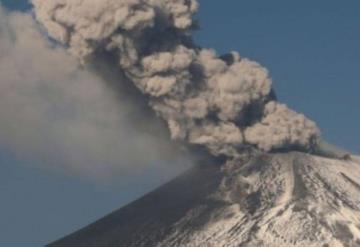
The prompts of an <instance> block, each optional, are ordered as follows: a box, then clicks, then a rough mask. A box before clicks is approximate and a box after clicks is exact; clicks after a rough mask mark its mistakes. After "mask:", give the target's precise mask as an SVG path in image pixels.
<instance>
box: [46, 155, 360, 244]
mask: <svg viewBox="0 0 360 247" xmlns="http://www.w3.org/2000/svg"><path fill="white" fill-rule="evenodd" d="M358 160H359V158H358V157H356V156H350V157H346V159H333V158H325V157H320V156H315V155H310V154H306V153H301V152H286V153H276V154H275V153H273V154H270V153H259V154H256V155H254V154H251V155H246V156H244V157H241V158H238V159H234V160H231V161H227V162H226V164H224V165H222V166H220V165H205V164H204V165H199V166H196V167H193V168H192V169H190V170H188V171H187V172H185V173H184V174H182V175H180V176H179V177H177V178H176V179H174V180H173V181H171V182H169V183H167V184H165V185H163V186H162V187H160V188H158V189H156V190H155V191H153V192H151V193H149V194H147V195H145V196H144V197H142V198H141V199H139V200H137V201H135V202H133V203H131V204H129V205H127V206H125V207H123V208H121V209H119V210H118V211H115V212H114V213H112V214H110V215H108V216H106V217H104V218H103V219H100V220H99V221H97V222H95V223H93V224H91V225H89V226H87V227H85V228H84V229H81V230H79V231H77V232H75V233H73V234H71V235H69V236H67V237H65V238H63V239H60V240H58V241H56V242H54V243H50V244H49V245H47V246H48V247H95V246H96V247H110V246H112V247H155V246H156V247H171V246H184V247H202V246H204V247H205V246H207V247H212V246H214V247H225V246H227V247H235V246H249V247H253V246H266V247H288V246H299V247H300V246H307V247H310V246H313V247H331V246H360V183H359V181H360V162H359V161H358Z"/></svg>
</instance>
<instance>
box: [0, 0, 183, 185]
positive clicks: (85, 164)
mask: <svg viewBox="0 0 360 247" xmlns="http://www.w3.org/2000/svg"><path fill="white" fill-rule="evenodd" d="M47 2H51V1H47ZM102 65H104V64H103V63H102ZM98 70H101V76H100V75H99V74H97V73H94V69H87V70H85V69H82V68H80V66H79V63H78V60H77V59H76V58H74V57H73V56H71V55H69V54H68V52H67V51H66V50H64V49H63V48H61V47H57V46H54V44H52V43H51V42H49V41H48V40H47V38H46V37H45V36H44V35H43V34H42V33H41V32H40V31H39V30H38V24H37V23H36V22H35V21H34V19H33V17H32V16H31V15H30V14H24V13H15V12H12V13H7V12H6V11H5V10H3V9H1V6H0V76H1V77H0V116H1V121H0V148H2V149H6V150H9V151H11V152H14V153H15V154H16V155H17V156H18V157H19V158H21V159H25V160H27V159H29V158H31V159H35V160H36V161H37V162H39V160H41V161H43V162H44V163H46V165H47V166H48V167H49V168H51V165H53V167H52V168H53V169H56V170H57V169H61V170H67V171H69V172H71V173H74V172H75V173H79V174H81V175H85V176H88V177H90V178H91V179H93V178H95V179H97V178H100V179H101V178H102V177H104V178H107V177H109V176H111V174H113V173H114V172H115V173H116V174H118V173H121V174H123V175H124V174H127V173H137V172H141V170H142V169H144V168H146V167H148V165H149V164H151V163H158V162H159V161H162V162H163V163H174V162H175V160H176V159H180V157H179V154H180V151H179V150H178V148H177V147H175V145H172V143H171V142H170V140H168V134H167V133H166V131H164V129H166V127H164V126H165V125H164V124H162V123H161V121H158V120H157V119H156V118H155V117H151V116H149V114H145V113H144V107H143V106H141V105H140V106H139V104H134V103H133V102H132V101H133V100H134V99H133V98H134V97H135V96H134V94H133V93H131V92H130V91H131V90H129V89H127V88H124V87H122V86H121V85H126V78H122V77H121V73H118V74H115V73H113V72H112V71H111V70H110V69H104V68H98ZM115 75H116V77H115ZM105 77H106V79H107V81H106V82H105V81H104V78H105ZM115 79H116V82H117V84H118V85H117V87H116V90H114V89H113V88H114V87H113V84H114V83H113V81H114V80H115ZM135 98H136V97H135ZM137 103H138V102H137ZM183 159H186V158H183Z"/></svg>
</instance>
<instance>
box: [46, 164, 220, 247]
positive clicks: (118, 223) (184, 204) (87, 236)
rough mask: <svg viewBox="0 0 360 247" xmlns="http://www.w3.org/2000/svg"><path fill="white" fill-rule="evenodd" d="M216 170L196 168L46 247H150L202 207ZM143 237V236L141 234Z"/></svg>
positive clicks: (217, 178) (217, 179) (217, 180)
mask: <svg viewBox="0 0 360 247" xmlns="http://www.w3.org/2000/svg"><path fill="white" fill-rule="evenodd" d="M221 178H222V176H221V172H220V168H219V167H218V166H207V167H205V166H201V167H200V166H198V167H194V168H192V169H190V170H189V171H187V172H186V173H184V174H183V175H181V176H179V177H178V178H176V179H175V180H173V181H171V182H169V183H167V184H165V185H164V186H162V187H160V188H159V189H157V190H155V191H154V192H151V193H149V194H147V195H146V196H144V197H143V198H141V199H139V200H137V201H135V202H133V203H131V204H129V205H127V206H125V207H123V208H121V209H120V210H118V211H115V212H114V213H112V214H110V215H108V216H106V217H105V218H103V219H101V220H99V221H97V222H95V223H94V224H91V225H89V226H88V227H86V228H84V229H82V230H80V231H78V232H75V233H74V234H71V235H70V236H68V237H65V238H64V239H61V240H59V241H57V242H54V243H52V244H49V245H48V246H49V247H93V246H94V247H95V246H96V247H102V246H104V247H105V246H153V245H152V244H155V243H156V242H157V241H159V240H161V239H163V238H164V237H165V235H166V234H167V233H168V232H169V231H170V229H169V226H171V225H172V224H174V223H176V222H177V221H178V220H179V219H181V218H182V217H184V216H185V214H186V213H187V212H188V211H189V210H191V209H192V208H195V207H197V206H198V205H200V204H202V203H205V204H208V203H210V204H211V202H210V201H206V200H207V195H209V193H210V194H211V192H214V191H215V190H216V189H217V188H218V187H219V184H220V181H221ZM143 233H146V234H143Z"/></svg>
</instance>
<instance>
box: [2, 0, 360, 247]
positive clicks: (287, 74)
mask: <svg viewBox="0 0 360 247" xmlns="http://www.w3.org/2000/svg"><path fill="white" fill-rule="evenodd" d="M0 1H1V2H3V4H4V5H5V6H7V7H9V8H11V9H20V10H24V9H28V8H29V5H28V4H27V3H26V1H22V0H0ZM200 2H201V5H202V6H201V11H200V13H199V14H198V18H199V19H200V23H201V27H202V28H201V30H200V31H199V32H198V33H197V34H196V35H195V38H196V40H197V41H198V43H199V44H201V45H202V46H205V47H212V48H215V49H217V50H218V51H219V52H220V53H221V52H227V51H229V50H237V51H239V52H240V54H241V55H242V56H245V57H249V58H251V59H253V60H256V61H258V62H260V63H262V64H263V65H264V66H265V67H267V68H268V69H269V70H270V72H271V75H272V77H273V80H274V86H275V88H276V91H277V94H278V97H279V99H280V100H281V101H282V102H285V103H287V104H288V105H290V106H291V107H292V108H294V109H296V110H298V111H300V112H303V113H305V114H306V115H307V116H309V117H310V118H312V119H314V120H315V121H316V122H317V123H318V125H319V126H320V127H321V129H322V132H323V135H324V136H325V138H326V139H327V140H329V141H330V142H332V143H335V144H337V145H339V146H341V147H344V148H346V149H349V150H352V151H354V152H358V153H359V152H360V141H359V127H358V126H360V114H359V113H360V110H359V106H360V97H359V96H358V92H359V91H360V83H359V75H358V71H359V64H360V46H359V44H360V31H359V23H360V2H359V1H356V0H348V1H335V0H318V1H311V0H304V1H296V2H294V1H286V0H278V1H260V0H253V1H238V0H228V1H222V3H221V4H220V3H219V1H215V0H213V1H210V0H206V1H200ZM223 2H226V4H223ZM0 79H1V75H0ZM0 81H1V80H0ZM32 162H33V161H32ZM38 167H39V166H36V165H35V164H32V163H31V161H28V162H24V161H23V162H19V161H17V160H16V159H15V158H14V157H13V156H12V155H11V154H9V153H4V152H1V150H0V168H1V170H0V202H1V203H0V246H9V247H13V246H14V247H18V246H19V247H20V246H27V247H36V246H41V245H43V244H45V243H46V242H48V241H50V240H54V239H57V238H59V237H61V236H63V235H64V234H67V233H69V232H72V231H73V230H75V229H78V228H79V227H81V226H84V225H85V224H87V223H90V222H91V221H93V220H95V219H96V218H98V217H100V216H102V215H104V214H107V213H109V212H110V211H112V210H114V209H116V208H118V207H120V206H122V205H124V204H125V203H127V202H129V201H131V200H133V199H134V198H137V197H138V196H140V195H141V194H143V193H144V192H146V191H149V190H151V189H153V188H154V187H156V186H157V185H159V184H160V183H162V182H163V181H165V180H166V179H168V178H170V177H171V176H173V175H174V174H171V173H167V174H159V173H157V172H158V171H157V169H156V168H153V169H150V170H149V172H148V173H147V176H145V177H143V178H141V179H138V180H137V181H131V180H126V179H125V180H124V179H123V178H122V182H121V183H119V182H114V183H112V184H110V185H109V184H107V185H104V184H96V183H94V182H93V181H89V180H86V179H81V178H78V177H71V176H69V175H66V176H65V175H63V174H58V173H55V172H49V171H45V170H41V169H40V168H38ZM19 236H21V237H19Z"/></svg>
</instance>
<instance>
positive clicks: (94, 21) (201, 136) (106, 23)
mask: <svg viewBox="0 0 360 247" xmlns="http://www.w3.org/2000/svg"><path fill="white" fill-rule="evenodd" d="M33 5H34V10H35V14H36V18H37V20H38V21H39V22H40V23H42V25H43V26H44V27H45V28H46V30H47V32H48V33H49V35H50V36H51V37H52V38H54V39H56V40H58V41H59V42H60V43H62V44H63V45H65V46H67V47H68V49H69V51H70V52H71V53H72V54H74V55H75V56H76V57H77V58H78V59H79V60H80V61H81V63H82V64H88V63H91V62H93V61H96V60H97V56H98V54H111V55H112V56H113V57H115V58H116V60H117V62H116V63H115V64H114V66H118V68H119V70H120V71H122V72H123V73H124V74H125V75H126V77H127V78H128V79H129V80H131V81H132V82H133V83H134V85H135V86H136V87H137V88H138V89H139V90H140V91H141V92H142V93H143V94H144V95H145V96H146V97H147V98H149V105H150V106H151V107H152V109H153V110H154V111H155V112H156V114H157V115H158V116H159V117H161V118H162V119H163V120H165V122H166V123H167V125H168V128H169V130H170V133H171V137H172V139H174V140H180V141H184V142H185V143H189V144H191V145H201V146H204V147H205V148H207V149H208V150H209V152H210V153H211V154H212V155H214V156H219V155H225V156H227V157H229V158H232V157H236V156H238V155H239V154H240V153H241V150H243V149H244V148H257V149H260V150H263V151H266V152H268V151H274V150H278V149H300V150H310V149H312V147H313V145H315V144H314V143H316V142H317V140H318V139H319V136H320V131H319V129H318V128H317V126H316V124H315V123H314V122H313V121H311V120H310V119H308V118H306V117H305V116H304V115H302V114H299V113H297V112H295V111H293V110H291V109H289V108H288V107H287V106H286V105H284V104H280V103H278V102H277V101H276V100H275V98H274V97H273V95H274V94H273V91H272V81H271V79H270V77H269V73H268V71H267V70H266V69H265V68H264V67H262V66H261V65H260V64H258V63H256V62H254V61H251V60H249V59H246V58H243V57H241V56H240V55H239V54H238V53H236V52H232V53H229V54H226V55H223V56H219V55H217V54H216V52H215V51H214V50H211V49H205V48H201V47H199V46H197V45H196V44H194V42H193V40H192V38H191V32H192V31H193V29H194V27H196V26H197V23H196V22H195V21H194V20H193V16H194V14H195V13H196V12H197V10H198V8H199V4H198V2H197V1H196V0H123V1H119V0H91V1H90V0H88V1H83V0H52V1H48V0H33ZM119 83H121V80H119Z"/></svg>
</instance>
